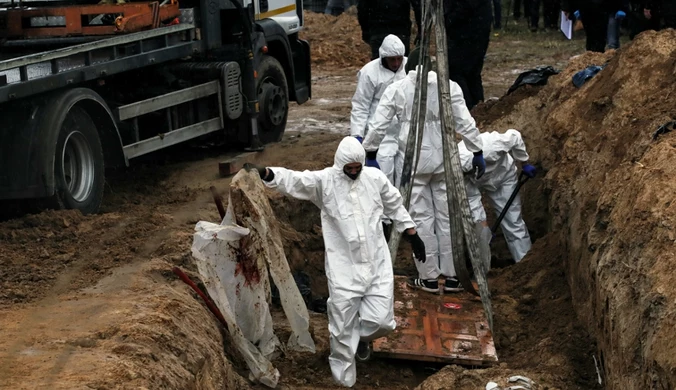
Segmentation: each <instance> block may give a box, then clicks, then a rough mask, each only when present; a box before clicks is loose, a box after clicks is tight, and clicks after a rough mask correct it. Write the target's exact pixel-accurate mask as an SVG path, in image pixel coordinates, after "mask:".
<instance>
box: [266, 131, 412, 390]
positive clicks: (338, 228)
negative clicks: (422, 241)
mask: <svg viewBox="0 0 676 390" xmlns="http://www.w3.org/2000/svg"><path fill="white" fill-rule="evenodd" d="M364 160H365V153H364V149H363V148H362V146H361V145H360V144H359V141H358V140H357V139H356V138H354V137H346V138H344V139H343V140H342V141H341V142H340V145H339V146H338V150H337V151H336V155H335V160H334V164H333V166H332V167H330V168H325V169H323V170H321V171H304V172H296V171H291V170H288V169H285V168H274V167H272V168H270V169H271V170H272V171H273V172H274V178H273V180H272V181H270V182H268V183H266V185H267V186H268V187H271V188H276V189H277V190H278V191H280V192H282V193H284V194H287V195H290V196H293V197H294V198H298V199H303V200H309V201H311V202H312V203H314V204H315V205H317V206H318V207H319V208H320V209H321V219H322V232H323V236H324V246H325V249H326V259H325V268H326V277H327V279H328V286H329V299H328V301H327V308H328V315H329V333H330V342H331V354H330V356H329V364H330V366H331V373H332V374H333V378H334V379H335V380H336V381H338V382H339V383H340V384H341V385H343V386H348V387H351V386H352V385H354V383H355V380H356V374H357V371H356V367H355V359H354V355H355V353H356V351H357V345H358V343H359V341H360V340H362V341H371V340H374V339H376V338H379V337H382V336H384V335H386V334H387V333H389V332H391V331H392V330H394V328H395V325H396V324H395V321H394V307H393V299H394V295H393V294H394V291H393V290H394V275H393V273H392V260H391V258H390V252H389V250H388V247H387V242H386V241H385V236H384V235H383V227H382V224H381V223H380V219H381V217H382V216H383V215H386V216H387V217H389V218H391V219H392V220H394V221H397V222H399V223H400V224H398V225H397V226H401V229H402V230H401V231H403V230H405V229H409V228H414V227H415V224H414V223H413V220H412V219H411V217H410V216H409V214H408V212H407V211H406V209H405V208H404V206H403V200H402V197H401V195H400V194H399V191H398V190H397V189H396V188H394V186H392V184H391V183H390V182H389V181H388V180H387V177H385V175H384V174H383V173H382V172H381V171H380V170H378V169H377V168H371V167H366V166H364V167H363V168H362V171H361V173H360V174H359V176H358V177H357V178H356V179H355V180H353V179H351V178H349V177H348V176H347V175H346V174H345V173H344V172H343V167H344V166H345V164H349V163H353V162H360V163H362V165H363V164H364Z"/></svg>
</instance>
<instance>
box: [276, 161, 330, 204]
mask: <svg viewBox="0 0 676 390" xmlns="http://www.w3.org/2000/svg"><path fill="white" fill-rule="evenodd" d="M268 169H270V170H271V171H272V172H273V173H274V175H275V176H274V178H273V179H272V180H271V181H269V182H265V181H264V182H263V183H265V185H266V186H267V187H269V188H274V189H276V190H277V191H279V192H281V193H283V194H285V195H289V196H292V197H294V198H296V199H301V200H309V201H311V202H312V203H314V204H315V205H317V206H320V207H321V203H322V176H323V172H324V171H303V172H298V171H292V170H290V169H286V168H281V167H268Z"/></svg>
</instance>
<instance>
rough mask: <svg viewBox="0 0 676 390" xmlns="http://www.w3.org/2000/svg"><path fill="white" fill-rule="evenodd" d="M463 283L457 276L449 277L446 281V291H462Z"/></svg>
mask: <svg viewBox="0 0 676 390" xmlns="http://www.w3.org/2000/svg"><path fill="white" fill-rule="evenodd" d="M463 290H464V288H462V284H460V282H459V281H458V279H456V278H448V279H446V280H445V281H444V292H461V291H463Z"/></svg>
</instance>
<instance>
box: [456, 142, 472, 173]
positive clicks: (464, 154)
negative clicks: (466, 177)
mask: <svg viewBox="0 0 676 390" xmlns="http://www.w3.org/2000/svg"><path fill="white" fill-rule="evenodd" d="M458 154H459V155H460V168H462V171H463V172H472V170H473V166H472V159H473V158H474V155H473V154H472V152H470V151H469V150H467V147H466V146H465V141H460V143H458Z"/></svg>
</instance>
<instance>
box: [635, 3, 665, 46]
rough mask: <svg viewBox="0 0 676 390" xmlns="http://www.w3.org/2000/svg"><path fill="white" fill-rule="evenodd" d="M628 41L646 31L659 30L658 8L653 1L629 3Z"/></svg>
mask: <svg viewBox="0 0 676 390" xmlns="http://www.w3.org/2000/svg"><path fill="white" fill-rule="evenodd" d="M630 4H631V5H630V12H629V20H628V24H629V39H634V37H635V36H637V35H638V34H640V33H642V32H643V31H647V30H655V31H657V30H659V29H660V16H661V13H660V7H659V4H657V2H655V1H646V0H638V1H631V2H630Z"/></svg>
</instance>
